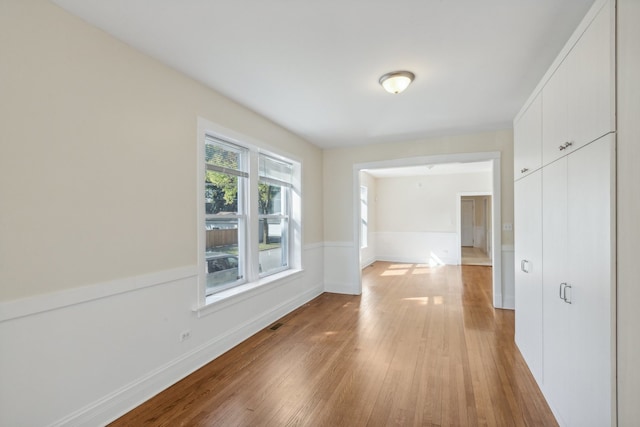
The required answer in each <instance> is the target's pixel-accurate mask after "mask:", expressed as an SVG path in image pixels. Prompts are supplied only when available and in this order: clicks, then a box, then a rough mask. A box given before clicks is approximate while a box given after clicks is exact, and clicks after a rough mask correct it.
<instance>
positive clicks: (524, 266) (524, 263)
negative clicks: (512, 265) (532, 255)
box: [520, 259, 529, 273]
mask: <svg viewBox="0 0 640 427" xmlns="http://www.w3.org/2000/svg"><path fill="white" fill-rule="evenodd" d="M520 270H522V271H523V272H525V273H528V272H529V261H527V260H526V259H523V260H522V261H520Z"/></svg>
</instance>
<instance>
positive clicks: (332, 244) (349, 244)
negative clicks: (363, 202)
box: [324, 199, 360, 248]
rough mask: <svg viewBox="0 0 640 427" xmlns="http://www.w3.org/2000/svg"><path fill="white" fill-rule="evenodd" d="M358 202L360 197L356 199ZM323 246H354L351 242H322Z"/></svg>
mask: <svg viewBox="0 0 640 427" xmlns="http://www.w3.org/2000/svg"><path fill="white" fill-rule="evenodd" d="M358 203H360V199H358ZM324 247H325V248H331V247H333V248H353V247H355V246H354V244H353V242H324ZM358 247H360V245H358Z"/></svg>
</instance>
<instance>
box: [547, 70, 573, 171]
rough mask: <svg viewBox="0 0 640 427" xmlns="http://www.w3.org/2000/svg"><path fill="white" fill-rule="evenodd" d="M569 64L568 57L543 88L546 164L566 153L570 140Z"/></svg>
mask: <svg viewBox="0 0 640 427" xmlns="http://www.w3.org/2000/svg"><path fill="white" fill-rule="evenodd" d="M567 78H568V77H567V65H566V59H565V61H564V62H562V63H561V64H560V66H559V67H558V68H557V69H556V71H555V72H554V73H553V75H552V76H551V78H550V79H549V81H548V82H547V84H546V85H545V86H544V88H543V89H542V164H543V165H546V164H549V163H551V162H552V161H554V160H555V159H558V158H560V157H561V156H562V155H564V154H565V153H564V150H560V146H564V145H565V144H566V143H567V142H568V141H569V130H568V124H567V114H568V113H567Z"/></svg>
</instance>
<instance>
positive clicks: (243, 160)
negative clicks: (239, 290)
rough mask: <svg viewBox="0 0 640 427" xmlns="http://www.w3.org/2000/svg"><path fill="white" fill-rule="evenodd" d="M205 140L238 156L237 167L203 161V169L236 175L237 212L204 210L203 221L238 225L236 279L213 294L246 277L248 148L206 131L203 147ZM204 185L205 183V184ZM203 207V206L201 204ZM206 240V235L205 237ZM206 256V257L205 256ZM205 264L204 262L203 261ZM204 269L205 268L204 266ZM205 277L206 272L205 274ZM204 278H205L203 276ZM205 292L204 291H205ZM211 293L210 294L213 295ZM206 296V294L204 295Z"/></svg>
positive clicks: (236, 284)
mask: <svg viewBox="0 0 640 427" xmlns="http://www.w3.org/2000/svg"><path fill="white" fill-rule="evenodd" d="M207 142H210V143H211V144H213V145H219V146H221V147H223V148H225V149H227V150H229V151H236V152H238V156H239V163H240V164H239V165H238V169H227V168H223V167H219V166H213V165H210V164H207V163H206V161H205V171H206V170H212V171H215V172H219V173H223V174H228V175H233V176H236V177H238V212H237V213H236V214H208V213H206V212H205V214H204V217H205V222H206V221H208V220H215V219H220V220H228V219H234V220H236V221H237V227H238V280H236V281H233V282H228V283H225V284H224V285H222V286H220V287H218V288H217V289H216V291H215V292H214V293H213V294H216V293H219V292H222V291H224V290H226V289H230V288H233V287H236V286H238V285H241V284H243V283H245V282H246V281H247V279H246V277H247V273H246V271H247V268H246V266H247V265H248V262H247V252H248V251H247V235H248V233H247V220H248V212H247V210H248V208H249V206H248V205H249V204H248V203H247V202H248V200H247V194H248V193H249V191H248V190H249V182H248V181H249V157H250V152H249V150H248V149H246V148H245V147H242V146H240V145H237V144H234V143H231V142H229V141H226V140H224V139H221V138H219V137H217V136H214V135H211V133H207V134H206V135H205V147H206V144H207ZM205 147H202V148H203V149H205ZM203 181H204V177H203ZM205 185H206V184H205ZM203 208H204V206H203ZM205 235H206V230H205ZM205 240H206V237H205ZM205 253H206V247H205ZM205 258H206V257H205ZM205 265H206V263H205ZM205 270H206V268H205ZM205 277H206V274H205ZM205 280H206V278H205ZM205 294H206V291H205ZM213 294H211V295H213ZM205 296H207V295H205Z"/></svg>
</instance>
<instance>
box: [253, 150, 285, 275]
mask: <svg viewBox="0 0 640 427" xmlns="http://www.w3.org/2000/svg"><path fill="white" fill-rule="evenodd" d="M261 157H264V158H266V159H271V160H274V161H276V162H282V163H285V164H287V165H289V166H290V167H291V169H292V174H293V164H292V163H291V162H289V161H286V160H283V159H281V158H277V157H274V156H273V155H271V154H269V153H265V152H258V160H260V158H261ZM292 178H293V176H292ZM258 182H259V183H266V184H273V185H277V186H279V187H281V188H282V190H281V194H280V197H281V199H280V200H281V204H282V205H283V206H282V207H281V209H280V211H281V213H280V214H263V213H261V212H258V224H259V223H260V222H261V221H262V220H264V219H267V220H269V219H279V220H280V221H281V222H282V221H283V220H284V221H285V222H286V224H287V227H286V229H285V230H284V232H282V231H281V242H280V243H281V251H282V259H283V260H284V261H285V262H284V265H282V266H281V267H280V268H277V269H272V270H269V271H262V269H260V273H259V274H260V277H267V276H270V275H272V274H276V273H279V272H281V271H284V270H288V269H289V268H290V248H291V241H290V236H291V180H290V181H289V182H287V181H282V180H279V179H275V178H270V177H265V176H263V175H262V174H261V173H260V171H259V172H258ZM283 191H284V193H283Z"/></svg>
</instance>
